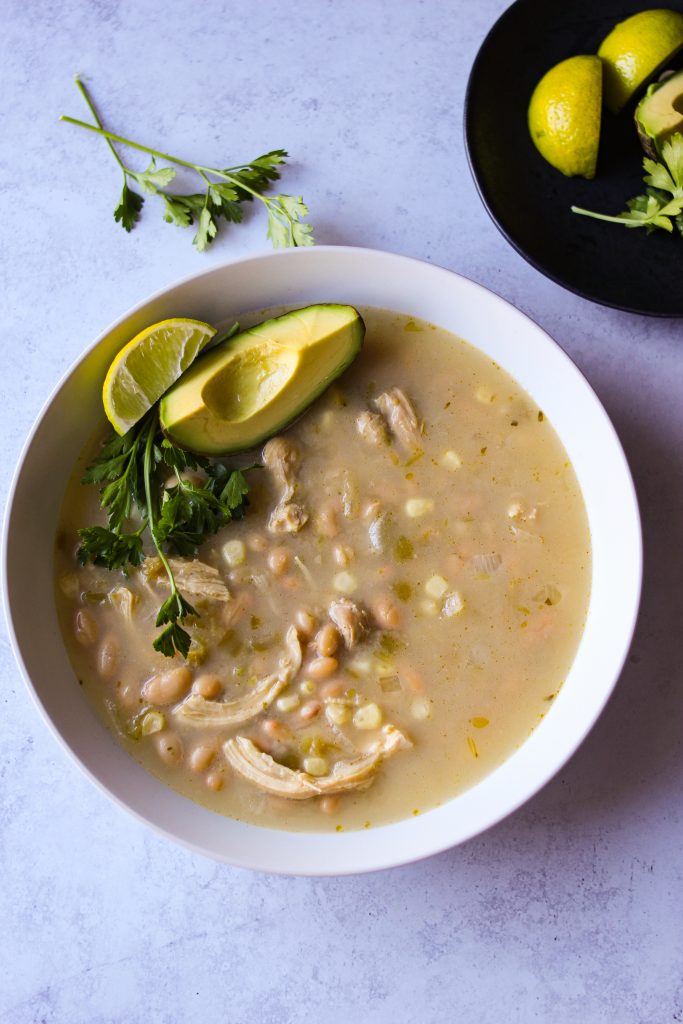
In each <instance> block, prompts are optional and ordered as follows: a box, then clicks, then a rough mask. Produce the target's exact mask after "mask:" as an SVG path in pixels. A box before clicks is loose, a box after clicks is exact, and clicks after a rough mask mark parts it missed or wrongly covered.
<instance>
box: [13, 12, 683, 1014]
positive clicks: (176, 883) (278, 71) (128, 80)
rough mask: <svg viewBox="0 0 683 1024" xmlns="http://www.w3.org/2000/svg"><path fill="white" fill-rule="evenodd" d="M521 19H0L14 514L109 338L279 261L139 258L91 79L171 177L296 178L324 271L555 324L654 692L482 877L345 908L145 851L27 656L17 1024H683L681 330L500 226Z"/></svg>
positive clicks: (196, 860) (377, 881) (562, 780)
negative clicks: (46, 697) (494, 192)
mask: <svg viewBox="0 0 683 1024" xmlns="http://www.w3.org/2000/svg"><path fill="white" fill-rule="evenodd" d="M548 2H555V0H548ZM504 6H505V4H504V3H503V2H501V0H477V2H476V3H475V2H474V0H449V2H448V3H444V2H443V0H393V2H392V0H358V2H353V0H288V2H287V3H285V2H284V0H259V2H258V3H256V4H241V5H238V4H237V3H234V2H221V0H202V2H198V0H195V2H193V0H179V2H176V0H167V2H166V3H163V4H162V3H161V0H135V2H134V0H120V2H119V0H94V2H91V3H88V2H86V0H59V2H58V0H54V2H49V0H21V2H20V0H3V3H2V5H1V11H2V15H1V16H2V24H1V38H0V95H1V96H2V104H0V119H1V124H0V159H1V162H2V167H1V172H0V189H1V201H2V209H1V213H0V231H1V232H2V247H1V249H0V282H1V284H0V288H1V291H0V294H1V295H2V335H3V339H2V368H1V370H0V381H1V383H0V397H1V401H0V417H1V423H2V437H3V450H4V458H3V459H2V465H1V468H0V472H1V474H2V480H1V485H2V487H3V490H4V489H6V486H7V483H8V479H9V475H10V473H11V471H12V469H13V465H14V463H15V461H16V456H17V453H18V451H19V448H20V445H21V443H22V441H23V438H24V436H25V434H26V432H27V431H28V429H29V426H30V424H31V422H32V421H33V419H34V417H35V415H36V413H37V411H38V409H39V407H40V405H41V403H42V402H43V400H44V398H45V397H46V395H47V394H48V392H49V390H50V389H51V388H52V386H53V383H54V382H55V380H56V379H57V378H58V376H59V375H60V374H61V373H62V371H63V370H64V369H65V368H66V367H67V366H68V365H69V364H70V363H71V361H72V360H73V359H74V358H75V357H76V356H77V355H78V354H79V353H80V352H81V350H82V349H83V347H84V346H85V345H86V344H87V343H88V342H89V341H90V340H91V338H92V337H94V336H95V334H97V333H98V332H99V331H100V330H101V329H102V328H103V326H105V325H106V324H108V323H109V322H110V321H111V320H113V319H114V318H115V317H118V316H119V315H120V314H121V313H123V312H124V311H125V310H126V308H128V307H129V306H131V305H132V304H133V303H136V302H138V301H139V300H141V299H143V298H144V297H145V296H146V295H147V294H149V293H151V292H152V291H154V290H155V289H157V288H159V287H161V286H163V285H166V284H167V283H170V282H172V281H174V280H176V279H177V278H178V277H180V276H181V275H183V274H185V273H188V272H190V271H195V270H198V269H200V268H201V267H208V266H210V265H211V264H212V263H213V262H218V261H222V260H224V259H226V258H228V257H231V256H236V255H239V254H240V253H253V252H256V251H259V250H261V249H263V248H265V246H266V241H265V238H264V223H263V220H262V217H261V215H260V214H259V215H256V214H255V215H254V216H253V217H252V218H251V219H250V221H249V223H248V224H247V225H246V226H244V227H242V228H240V229H238V230H236V231H234V233H233V235H232V237H227V236H226V237H225V238H223V239H221V240H220V241H219V242H218V243H217V244H216V245H215V246H214V248H213V249H212V251H211V252H210V253H209V254H207V255H204V256H203V257H202V256H199V255H198V254H197V253H196V252H195V251H194V250H193V248H192V246H191V244H190V235H189V234H187V233H186V234H183V233H182V232H180V231H179V230H176V229H175V228H171V227H169V226H167V225H165V224H163V223H162V222H161V219H160V215H159V212H158V209H157V208H156V207H155V204H154V203H153V202H150V203H149V205H148V208H147V212H146V215H145V218H144V223H143V224H142V225H140V228H139V230H137V231H136V232H134V233H133V234H132V235H131V236H126V235H125V234H124V233H123V232H122V231H121V230H120V229H119V228H118V227H117V226H115V225H114V223H113V221H112V219H111V208H112V206H113V200H114V198H115V193H116V190H117V189H118V187H119V183H118V178H117V171H116V168H115V166H114V165H113V162H112V161H111V158H110V157H109V155H108V153H107V152H106V148H105V147H104V145H103V144H102V143H101V142H100V141H99V140H97V139H96V138H94V137H90V136H86V135H85V134H84V133H79V132H78V130H76V129H72V128H70V127H67V126H65V125H58V124H57V122H56V118H57V116H58V115H59V114H60V113H63V112H65V113H72V114H75V115H76V116H81V115H82V114H83V110H82V106H81V101H80V98H79V96H78V94H77V93H76V90H75V89H74V86H73V85H72V82H71V76H72V74H73V73H74V72H76V71H80V72H82V73H83V74H85V75H87V76H88V77H89V80H90V82H91V85H92V88H93V91H94V94H95V96H96V98H97V100H98V101H99V103H100V106H101V108H102V111H103V113H104V114H105V115H106V117H107V119H108V121H109V123H110V124H111V125H112V127H117V128H119V129H120V130H121V131H123V132H124V133H125V132H129V133H131V134H134V135H137V136H138V137H141V138H142V139H143V140H150V141H154V140H157V141H158V142H160V143H164V144H165V145H166V147H167V148H168V149H169V150H170V151H171V152H173V151H175V152H178V153H179V154H181V155H182V154H187V155H189V156H190V157H193V156H195V154H196V157H195V158H197V157H198V158H200V159H202V158H203V159H205V161H206V162H209V163H211V162H214V161H215V162H216V163H221V162H232V161H233V159H238V160H239V159H246V158H249V157H251V156H254V155H256V154H257V153H259V152H261V151H262V150H264V149H268V148H272V147H275V146H285V147H287V148H288V149H289V150H290V152H291V153H292V154H293V161H292V164H291V167H290V169H289V170H288V171H287V172H286V176H285V187H286V190H287V191H291V192H298V191H303V193H304V195H305V197H306V199H307V200H308V201H309V203H310V205H311V208H312V211H313V216H314V221H315V225H316V228H317V235H318V239H319V241H320V242H326V243H351V244H359V245H368V246H374V247H378V248H386V249H390V250H392V251H395V252H402V253H408V254H410V255H413V256H418V257H422V258H425V259H428V260H433V261H434V262H435V263H439V264H442V265H443V266H446V267H451V268H453V269H455V270H458V271H462V272H463V273H464V274H467V275H468V276H470V277H472V278H474V279H475V280H477V281H480V282H482V283H484V284H486V285H488V286H490V287H491V288H493V289H494V290H495V291H497V292H499V293H500V294H502V295H504V296H505V297H506V298H508V299H510V300H511V301H512V302H514V303H516V304H517V305H518V306H520V307H521V308H522V309H523V310H525V311H527V312H529V313H530V314H531V315H532V316H533V317H534V318H535V319H537V320H538V321H539V322H540V323H541V324H542V325H543V326H544V327H546V328H547V329H548V330H549V331H550V333H551V334H552V335H554V337H555V338H557V340H558V341H559V342H560V344H561V345H563V346H564V348H565V349H566V350H567V351H568V352H569V353H570V355H571V356H572V357H573V358H574V359H575V360H576V361H577V362H578V364H579V366H580V367H581V368H582V369H583V370H584V371H585V373H586V374H587V376H588V378H589V380H590V381H591V382H592V384H593V385H594V386H595V388H596V389H597V391H598V394H599V395H600V397H601V398H602V400H603V402H604V403H605V405H606V407H607V409H608V411H609V412H610V414H611V415H612V417H613V419H614V422H615V424H616V426H617V429H618V430H619V433H620V435H621V437H622V440H623V442H624V445H625V447H626V451H627V454H628V456H629V459H630V461H631V465H632V467H633V471H634V474H635V478H636V482H637V486H638V490H639V493H640V498H641V501H642V509H643V514H644V524H645V539H646V558H647V561H646V584H645V595H644V604H643V612H642V615H641V620H640V625H639V628H638V633H637V637H636V641H635V644H634V647H633V651H632V654H631V658H630V661H629V664H628V667H627V670H626V672H625V673H624V676H623V678H622V680H621V682H620V684H619V687H618V689H617V692H616V695H615V697H614V698H613V700H612V701H611V703H610V704H609V706H608V708H607V710H606V712H605V714H604V715H603V717H602V719H601V721H600V723H599V724H598V726H597V727H596V729H595V730H594V732H593V733H592V735H591V736H590V738H589V739H588V741H587V742H586V743H585V744H584V746H583V747H582V749H581V750H580V751H579V753H578V754H577V755H576V756H575V757H574V759H573V760H572V762H571V763H570V764H569V765H568V767H567V768H566V770H565V771H564V772H562V773H561V775H560V776H559V777H558V778H556V779H555V780H554V782H552V783H551V784H550V785H548V786H547V787H546V788H545V789H544V790H543V792H542V793H540V794H539V795H538V796H537V797H536V798H535V799H534V800H532V801H531V803H530V804H528V805H527V806H526V807H525V808H524V809H523V810H522V811H520V812H519V813H517V814H516V815H515V816H514V817H513V818H512V819H510V820H508V821H507V822H505V823H503V824H502V825H499V826H498V827H497V828H495V829H493V830H491V831H490V832H489V833H488V834H487V835H485V836H483V837H481V838H480V839H477V840H474V841H472V842H470V843H468V844H467V845H466V846H464V847H462V848H460V849H457V850H453V851H452V852H450V853H446V854H443V855H442V856H439V857H436V858H434V859H432V860H430V861H427V862H424V863H422V864H417V865H414V866H411V867H408V868H405V869H402V870H396V871H392V872H388V873H384V874H378V875H371V876H366V877H361V878H349V879H345V880H336V879H330V880H322V881H308V880H305V879H299V880H288V879H283V878H270V877H265V876H258V875H251V874H249V873H247V872H244V871H238V870H232V869H230V868H226V867H220V866H217V865H215V864H213V863H212V862H210V861H207V860H204V859H202V858H201V857H196V856H193V855H191V854H190V853H186V852H185V851H184V850H181V849H176V848H175V847H173V846H171V845H170V844H169V843H167V842H165V841H164V840H162V839H159V838H157V837H156V836H155V835H152V834H151V833H150V832H148V831H146V830H145V829H144V828H143V827H142V826H141V825H139V824H137V823H136V822H134V821H132V820H130V819H129V818H128V817H127V816H126V815H125V814H123V813H122V812H121V811H119V810H118V809H116V808H115V807H114V806H112V805H110V804H109V803H108V802H107V800H106V799H105V798H104V797H103V796H101V795H100V794H99V793H98V792H96V791H95V790H94V789H93V788H92V786H91V785H90V784H89V783H88V782H86V781H85V780H84V779H83V778H82V777H81V775H80V774H79V772H78V770H77V769H76V768H75V767H73V766H72V765H71V764H70V763H69V762H68V761H67V760H66V758H65V757H64V756H63V754H62V753H61V752H60V751H59V750H58V748H57V747H56V745H55V743H54V741H53V740H52V738H51V737H50V736H49V734H48V732H47V730H46V728H45V727H44V725H43V724H42V722H41V721H40V719H39V718H38V716H37V713H36V712H35V711H34V709H33V707H32V705H31V704H30V703H29V700H28V697H27V695H26V693H25V691H24V687H23V684H22V682H21V680H20V679H19V674H18V671H17V669H16V667H15V664H14V661H13V658H12V655H11V652H10V650H9V647H8V644H7V639H6V636H5V634H4V631H3V634H2V636H1V637H0V645H1V646H0V659H1V660H0V671H1V673H2V715H1V716H0V765H1V768H0V771H1V777H2V789H1V792H0V801H1V808H2V809H1V812H0V813H1V834H0V861H1V863H0V1021H2V1024H29V1022H31V1024H34V1022H35V1024H38V1022H53V1021H59V1022H62V1021H63V1022H69V1024H81V1022H83V1024H85V1022H87V1024H100V1022H110V1021H116V1022H119V1021H121V1022H123V1021H125V1022H127V1024H143V1022H144V1024H161V1022H164V1024H167V1022H168V1024H170V1022H173V1024H175V1022H190V1024H193V1022H195V1021H196V1022H205V1021H221V1022H229V1024H238V1022H239V1024H241V1022H250V1024H251V1022H258V1024H289V1022H299V1021H317V1020H320V1021H326V1022H330V1024H342V1022H344V1024H345V1022H347V1021H351V1020H357V1021H363V1022H372V1024H385V1022H386V1024H388V1022H399V1024H403V1022H406V1024H409V1022H410V1024H412V1022H416V1024H440V1022H449V1024H450V1022H452V1021H459V1020H463V1021H465V1020H467V1021H477V1022H480V1024H489V1022H491V1024H493V1022H496V1024H497V1022H499V1021H502V1020H505V1021H507V1022H509V1024H517V1022H522V1024H525V1022H528V1021H553V1024H565V1022H575V1021H576V1022H581V1024H593V1022H596V1024H597V1022H600V1024H603V1022H605V1021H609V1022H612V1021H614V1022H618V1024H659V1022H665V1021H681V1020H683V925H682V922H681V912H682V902H683V901H682V900H681V883H682V880H683V867H682V859H681V845H682V840H683V815H682V813H681V793H682V790H683V785H682V783H683V764H682V762H681V754H682V753H683V742H682V740H681V733H682V731H683V730H682V725H683V692H682V690H681V681H682V672H681V656H680V644H679V637H680V634H681V629H682V621H683V614H682V609H681V600H680V594H681V586H680V581H681V575H682V570H683V566H682V564H681V551H682V550H683V518H682V516H681V512H682V508H681V505H682V498H683V493H682V484H681V480H682V476H681V469H682V456H681V451H682V448H681V442H682V441H683V402H682V401H681V394H682V393H683V361H682V358H681V354H680V351H679V347H680V345H681V326H680V324H679V323H677V322H657V321H653V320H646V319H641V318H638V317H635V316H629V315H625V314H620V313H616V312H611V311H609V310H606V309H601V308H599V307H597V306H593V305H590V304H589V303H587V302H585V301H583V300H581V299H579V298H576V297H574V296H572V295H570V294H568V293H565V292H564V291H562V290H561V289H560V288H559V287H557V286H556V285H554V284H552V283H550V282H548V281H546V280H545V279H544V278H542V277H541V276H540V275H539V274H537V273H536V272H535V271H534V270H533V269H532V268H531V267H529V266H527V265H526V264H525V263H524V262H523V261H522V260H521V259H520V258H519V257H518V256H517V255H516V254H515V253H514V252H513V251H512V250H511V249H510V248H508V246H507V245H506V243H505V242H504V241H503V239H502V238H501V237H500V236H499V235H498V233H497V232H496V230H495V228H494V227H493V226H492V224H491V223H490V222H489V220H488V218H487V216H486V214H485V212H484V210H483V209H482V207H481V205H480V203H479V200H478V198H477V196H476V193H475V190H474V186H473V184H472V182H471V179H470V176H469V172H468V170H467V167H466V162H465V156H464V153H463V145H462V138H461V119H462V105H463V97H464V91H465V84H466V79H467V74H468V71H469V68H470V66H471V63H472V60H473V58H474V55H475V53H476V50H477V48H478V46H479V44H480V42H481V40H482V39H483V36H484V34H485V32H486V30H487V29H488V28H489V26H490V25H491V24H492V23H493V21H494V20H495V18H496V17H497V16H498V14H499V13H500V11H501V10H502V9H503V7H504ZM526 201H527V202H528V201H529V200H528V199H527V200H526ZM529 213H530V215H533V211H532V210H531V209H530V211H529ZM614 272H615V273H618V267H615V268H614ZM38 512H39V510H36V514H38Z"/></svg>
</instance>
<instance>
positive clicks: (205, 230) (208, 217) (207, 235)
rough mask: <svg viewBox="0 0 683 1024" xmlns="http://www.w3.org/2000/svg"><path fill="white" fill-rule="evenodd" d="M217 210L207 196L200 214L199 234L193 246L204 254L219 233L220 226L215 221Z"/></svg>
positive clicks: (195, 237) (194, 239) (196, 235)
mask: <svg viewBox="0 0 683 1024" xmlns="http://www.w3.org/2000/svg"><path fill="white" fill-rule="evenodd" d="M214 213H215V208H214V205H213V203H212V202H211V198H210V196H207V199H206V202H205V203H204V206H203V207H202V211H201V213H200V214H199V220H198V222H197V233H196V234H195V236H194V238H193V239H192V243H193V245H196V246H197V250H198V251H199V252H204V250H205V249H206V247H207V246H208V245H210V244H211V242H213V240H214V238H215V237H216V235H217V233H218V225H217V224H216V221H215V220H214Z"/></svg>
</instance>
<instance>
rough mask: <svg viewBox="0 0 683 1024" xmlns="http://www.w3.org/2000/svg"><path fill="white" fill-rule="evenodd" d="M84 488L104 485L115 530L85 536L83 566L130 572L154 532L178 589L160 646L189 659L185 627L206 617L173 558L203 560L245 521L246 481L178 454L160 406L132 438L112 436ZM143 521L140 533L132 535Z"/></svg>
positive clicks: (160, 621) (87, 531)
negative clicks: (209, 546) (199, 477)
mask: <svg viewBox="0 0 683 1024" xmlns="http://www.w3.org/2000/svg"><path fill="white" fill-rule="evenodd" d="M169 469H170V470H172V471H173V472H175V474H176V479H177V483H176V484H174V485H173V486H172V487H166V486H165V477H166V476H167V474H168V470H169ZM187 469H191V470H200V469H201V470H203V471H204V473H206V475H207V481H206V483H204V484H202V485H199V484H196V483H193V482H192V481H191V480H187V479H185V478H184V477H183V476H182V474H183V472H184V471H185V470H187ZM83 483H84V484H98V485H101V489H100V504H101V506H102V508H103V509H104V510H105V511H106V513H107V519H108V526H107V527H104V526H87V527H84V528H83V529H81V530H79V531H78V532H79V536H80V540H81V543H80V547H79V549H78V558H79V560H80V561H81V562H82V563H85V562H93V563H94V564H95V565H101V566H104V567H105V568H107V569H123V571H124V572H125V571H126V569H127V568H128V567H129V566H137V565H140V564H141V563H142V561H143V560H144V557H145V555H144V550H143V536H144V534H145V532H146V531H148V532H149V535H150V537H151V540H152V543H153V545H154V547H155V548H156V551H157V554H158V556H159V558H160V559H161V562H162V565H163V567H164V570H165V572H166V575H167V577H168V581H169V584H170V587H171V593H170V595H169V597H168V598H167V599H166V600H165V601H164V602H163V604H162V605H161V607H160V609H159V613H158V615H157V618H156V625H157V626H158V627H161V626H165V627H166V628H165V629H163V630H162V632H161V633H159V634H158V636H157V637H156V638H155V640H154V644H153V646H154V649H155V650H156V651H160V652H161V653H162V654H165V655H166V656H167V657H173V656H174V655H175V653H176V652H178V653H180V654H181V655H182V656H183V657H187V653H188V651H189V649H190V643H191V637H190V634H189V633H188V632H187V630H186V629H184V628H183V626H182V625H181V623H182V622H185V621H186V620H187V619H189V618H192V617H197V616H198V614H199V613H198V612H197V610H196V609H195V608H194V607H193V606H192V605H191V604H190V602H189V601H188V600H187V599H186V598H185V597H183V595H182V594H181V593H180V590H179V589H178V585H177V582H176V579H175V575H174V573H173V569H172V567H171V564H170V562H169V560H168V555H172V554H178V555H185V556H188V555H194V554H196V552H197V549H198V547H199V545H200V544H201V543H202V541H203V540H204V539H205V538H206V537H207V536H209V535H210V534H212V533H216V531H217V530H220V529H221V527H222V526H225V525H226V523H228V522H230V520H232V519H239V518H241V517H242V516H243V515H244V512H245V510H246V506H247V503H248V498H247V494H248V491H249V486H248V484H247V481H246V479H245V477H244V474H243V473H242V472H241V470H229V469H228V468H227V467H226V466H224V465H223V464H222V463H212V462H210V461H209V460H208V459H206V458H204V457H202V456H199V455H193V454H191V453H190V452H186V451H184V450H183V449H182V448H178V447H176V445H174V444H172V443H171V441H169V440H168V439H167V438H165V437H163V435H162V434H161V432H160V430H159V419H158V413H157V409H156V407H154V408H153V409H151V410H150V412H149V413H148V414H147V416H145V417H144V418H143V419H142V420H141V421H140V422H139V423H136V424H135V426H134V427H132V428H131V429H130V430H129V431H128V433H127V434H124V435H123V437H118V436H113V437H112V438H111V439H110V440H108V441H107V442H106V443H105V444H104V445H103V446H102V448H101V449H100V451H99V453H98V455H97V457H96V458H95V459H94V461H93V462H92V463H91V464H90V466H88V468H87V469H86V472H85V475H84V477H83ZM136 514H137V515H139V517H140V524H139V526H138V527H137V529H134V530H127V529H126V527H127V526H129V524H130V521H131V519H132V518H133V517H134V516H135V515H136Z"/></svg>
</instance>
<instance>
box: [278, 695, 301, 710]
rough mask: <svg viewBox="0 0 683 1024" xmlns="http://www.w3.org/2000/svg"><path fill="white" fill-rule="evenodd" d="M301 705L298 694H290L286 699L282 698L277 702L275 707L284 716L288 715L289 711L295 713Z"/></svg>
mask: <svg viewBox="0 0 683 1024" xmlns="http://www.w3.org/2000/svg"><path fill="white" fill-rule="evenodd" d="M300 703H301V701H300V699H299V695H298V694H297V693H289V694H287V696H286V697H280V698H279V699H278V700H276V701H275V707H276V708H277V709H278V711H282V712H283V713H284V714H287V712H288V711H294V710H295V709H296V708H298V707H299V704H300Z"/></svg>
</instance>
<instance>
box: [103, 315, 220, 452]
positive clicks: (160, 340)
mask: <svg viewBox="0 0 683 1024" xmlns="http://www.w3.org/2000/svg"><path fill="white" fill-rule="evenodd" d="M215 334H216V329H215V328H214V327H211V325H210V324H205V323H203V322H202V321H201V320H190V319H184V318H180V317H175V318H173V319H171V320H162V321H161V322H160V323H157V324H152V325H151V326H150V327H146V328H145V329H144V330H143V331H140V333H139V334H136V336H135V337H134V338H133V339H132V340H131V341H129V342H128V344H127V345H124V346H123V348H122V349H121V350H120V352H119V353H118V354H117V355H116V357H115V358H114V360H113V362H112V364H111V366H110V367H109V370H108V371H107V376H106V377H105V380H104V385H103V387H102V404H103V405H104V411H105V413H106V415H107V419H108V420H109V422H110V423H111V425H112V426H113V428H114V430H115V431H116V433H117V434H125V433H126V432H127V431H128V430H130V428H131V427H132V426H134V425H135V424H136V423H137V422H138V421H139V420H141V419H142V417H143V416H144V415H145V413H147V412H148V411H149V409H151V408H152V406H153V405H154V404H155V403H156V402H158V401H159V399H160V398H161V396H162V395H163V394H164V393H165V392H166V391H168V389H169V388H170V387H171V385H172V384H174V383H175V382H176V381H177V380H178V378H179V377H180V376H181V375H182V374H183V373H184V372H185V370H186V369H187V368H188V367H189V366H190V364H191V363H192V362H193V361H194V360H195V359H196V357H197V356H198V355H199V353H200V352H201V350H202V349H203V348H204V347H205V345H207V344H208V343H209V341H211V339H212V338H213V337H214V335H215Z"/></svg>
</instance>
